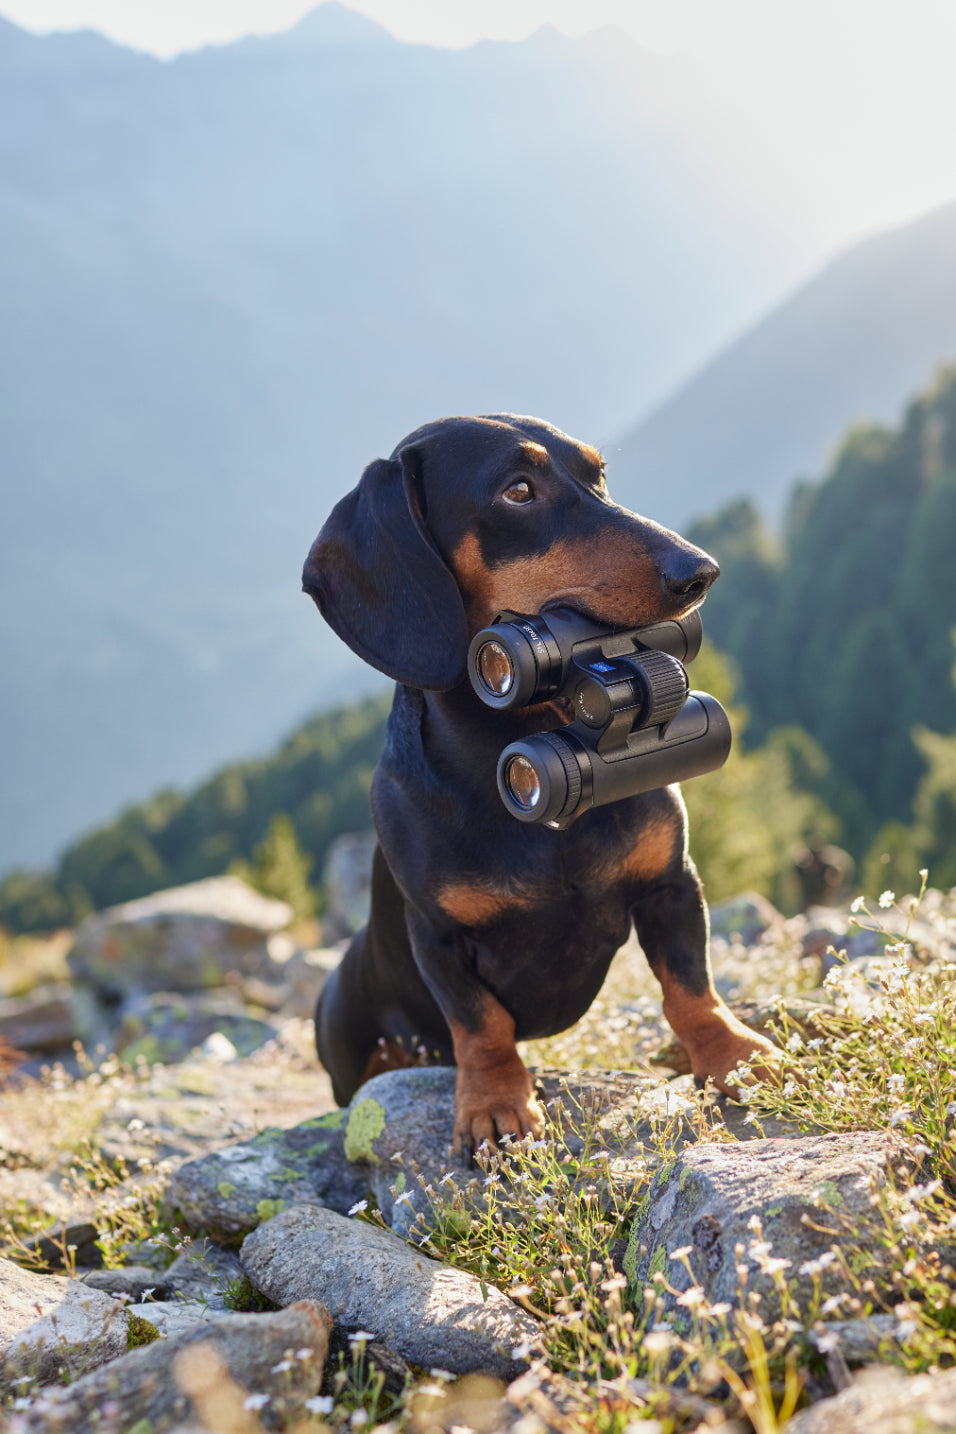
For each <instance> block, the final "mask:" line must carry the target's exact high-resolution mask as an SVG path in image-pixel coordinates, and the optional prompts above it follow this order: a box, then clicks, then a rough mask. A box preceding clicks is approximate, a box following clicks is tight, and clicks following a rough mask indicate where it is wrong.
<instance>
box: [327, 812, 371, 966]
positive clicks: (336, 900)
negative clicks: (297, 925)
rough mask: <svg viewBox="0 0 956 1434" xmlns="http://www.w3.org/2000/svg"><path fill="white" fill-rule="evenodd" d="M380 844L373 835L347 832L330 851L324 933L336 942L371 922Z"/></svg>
mask: <svg viewBox="0 0 956 1434" xmlns="http://www.w3.org/2000/svg"><path fill="white" fill-rule="evenodd" d="M376 840H377V838H376V836H375V833H374V832H372V831H369V832H346V833H345V834H344V835H343V836H340V837H336V839H335V841H334V842H333V843H332V845H331V846H330V847H329V851H328V855H327V856H326V858H325V866H324V868H323V871H322V887H323V889H324V890H325V891H326V892H327V894H328V906H327V907H326V910H325V911H324V912H323V914H322V930H323V933H324V934H325V935H326V936H331V937H332V939H333V940H338V939H339V938H341V937H343V936H351V935H353V934H354V933H355V932H356V931H359V930H360V929H361V928H362V927H363V926H364V925H365V923H366V921H367V920H368V909H369V901H370V899H371V891H372V856H373V853H374V851H375V843H376Z"/></svg>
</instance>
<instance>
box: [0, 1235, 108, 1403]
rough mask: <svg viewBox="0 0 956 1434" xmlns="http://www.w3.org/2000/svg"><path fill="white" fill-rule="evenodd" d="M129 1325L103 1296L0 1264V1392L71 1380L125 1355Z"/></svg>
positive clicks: (74, 1284)
mask: <svg viewBox="0 0 956 1434" xmlns="http://www.w3.org/2000/svg"><path fill="white" fill-rule="evenodd" d="M128 1324H129V1321H128V1319H127V1317H126V1314H125V1312H124V1310H123V1307H122V1305H120V1304H118V1303H117V1302H116V1301H115V1300H113V1299H111V1298H110V1296H109V1295H108V1294H104V1293H103V1292H102V1290H92V1289H88V1288H87V1286H86V1285H84V1284H82V1283H81V1282H80V1281H79V1280H68V1279H64V1278H63V1277H62V1276H59V1275H35V1274H33V1273H32V1272H31V1271H30V1270H23V1269H21V1268H20V1266H19V1265H15V1264H13V1263H12V1262H11V1261H10V1260H0V1390H2V1389H4V1388H8V1387H9V1386H10V1385H11V1384H12V1383H13V1381H14V1380H15V1379H19V1378H22V1377H24V1376H28V1375H29V1376H31V1377H32V1378H33V1379H35V1380H36V1381H37V1382H38V1383H39V1384H46V1383H49V1382H50V1381H51V1380H55V1379H59V1378H60V1377H61V1375H62V1372H63V1371H64V1370H65V1371H66V1372H67V1373H68V1374H69V1375H71V1376H72V1377H73V1378H76V1376H77V1375H80V1374H84V1373H85V1372H86V1371H87V1370H89V1369H93V1368H95V1366H96V1365H98V1364H105V1363H106V1362H107V1361H109V1360H112V1359H116V1358H117V1356H118V1355H121V1354H125V1353H126V1344H127V1329H128Z"/></svg>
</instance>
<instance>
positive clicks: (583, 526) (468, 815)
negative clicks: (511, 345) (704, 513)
mask: <svg viewBox="0 0 956 1434" xmlns="http://www.w3.org/2000/svg"><path fill="white" fill-rule="evenodd" d="M717 575H718V568H717V564H716V563H715V562H714V561H713V559H712V558H710V557H709V556H708V555H707V554H706V553H704V552H702V551H701V550H700V549H699V548H695V547H692V546H691V544H689V543H687V542H685V541H684V540H683V539H682V538H680V537H678V536H677V535H676V534H675V533H672V532H670V531H668V529H666V528H662V527H660V526H659V525H658V524H656V523H653V522H650V521H648V520H647V519H646V518H641V517H638V516H636V515H635V514H634V513H631V512H628V511H627V510H626V509H624V508H620V507H618V506H617V504H615V503H613V502H612V501H611V499H610V498H609V497H608V494H607V489H606V487H605V483H604V468H603V463H602V460H601V457H600V454H598V453H597V452H596V451H595V450H594V449H593V448H589V447H587V446H585V445H583V444H580V443H577V442H575V441H574V440H573V439H571V438H569V437H568V436H567V435H566V434H564V433H561V432H560V431H559V430H558V429H556V428H552V427H551V426H550V425H548V424H546V423H543V422H541V421H540V420H538V419H533V418H522V417H516V416H515V415H512V414H491V415H488V416H485V417H482V418H448V419H442V420H441V421H439V422H437V423H431V424H428V425H426V426H425V427H424V428H419V429H417V430H416V431H415V432H414V433H412V434H410V435H409V436H408V438H406V439H405V440H404V441H403V442H402V443H401V444H400V445H399V447H398V448H397V449H396V450H395V452H394V454H393V455H392V457H391V458H390V459H388V460H387V461H386V460H381V459H379V460H377V461H376V462H374V463H371V464H370V465H369V467H368V468H366V470H365V472H364V473H363V475H362V478H361V481H360V482H359V484H358V487H357V488H355V489H354V490H353V492H351V493H350V494H349V495H348V496H347V497H346V498H343V499H342V501H341V502H340V503H339V504H338V506H337V507H336V508H335V510H334V511H333V513H332V515H331V517H330V518H329V520H328V522H327V523H326V524H325V527H324V528H323V529H322V531H321V533H320V534H319V536H318V538H317V539H316V541H315V543H314V544H313V546H312V549H311V551H310V553H309V556H308V559H307V561H306V565H305V571H304V574H303V585H304V587H305V590H306V592H308V593H309V594H311V596H312V597H313V598H314V599H315V601H316V602H317V604H318V606H319V608H320V609H321V611H322V613H323V616H324V617H325V618H326V620H327V621H328V622H329V623H330V624H331V626H332V627H333V628H334V629H335V631H336V632H337V633H338V635H339V636H340V637H341V638H343V639H344V641H345V642H347V643H348V645H349V647H351V648H352V649H353V650H354V651H355V652H357V653H358V654H359V655H360V656H361V657H363V658H364V659H365V660H366V661H367V662H369V663H371V664H372V666H373V667H377V668H378V669H379V670H380V671H382V672H385V673H387V674H388V675H389V676H390V677H392V678H394V679H395V681H396V682H397V683H398V684H399V685H398V687H397V689H396V692H395V702H394V706H393V708H392V713H391V716H390V718H389V722H388V730H387V738H386V746H385V752H384V755H383V757H382V760H381V762H380V763H379V765H378V768H377V769H376V772H375V776H374V779H373V782H372V811H373V815H374V819H375V826H376V830H377V832H378V843H379V844H378V849H377V851H376V854H375V860H374V866H373V873H372V908H371V915H370V918H369V923H368V926H367V927H366V928H365V930H363V931H362V932H361V933H360V934H359V935H358V936H357V937H356V938H355V940H354V941H353V942H352V944H351V946H350V947H349V949H348V951H347V952H346V954H345V957H344V959H343V961H342V964H341V966H340V967H339V969H338V971H337V972H336V973H335V975H334V976H333V977H332V978H331V979H330V980H329V982H328V984H327V985H326V987H325V989H324V991H323V992H322V996H321V998H320V1000H319V1004H318V1008H317V1010H316V1042H317V1045H318V1051H319V1056H320V1059H321V1060H322V1062H323V1064H324V1065H325V1067H326V1069H327V1070H328V1071H329V1073H330V1075H331V1077H332V1083H333V1090H334V1093H335V1098H336V1100H337V1101H339V1102H340V1103H342V1104H344V1103H345V1102H346V1101H348V1100H349V1099H350V1098H351V1096H352V1095H353V1093H354V1092H355V1090H356V1089H357V1088H358V1086H359V1085H360V1084H361V1082H362V1081H363V1079H365V1078H367V1077H368V1076H369V1075H370V1074H374V1073H375V1072H376V1071H378V1070H382V1069H386V1068H387V1067H388V1066H389V1065H390V1064H398V1063H407V1062H409V1060H410V1056H409V1053H410V1052H411V1051H412V1050H413V1049H414V1047H416V1046H417V1045H419V1044H421V1045H423V1046H424V1047H425V1048H426V1049H427V1051H428V1052H429V1054H430V1055H434V1056H435V1057H436V1058H437V1059H439V1060H442V1061H444V1062H453V1063H454V1064H456V1065H457V1067H458V1077H457V1091H456V1107H455V1145H456V1148H457V1149H458V1150H460V1151H465V1152H466V1153H467V1152H468V1151H469V1149H471V1148H473V1147H474V1146H477V1145H478V1144H479V1143H480V1142H481V1141H483V1140H491V1141H494V1140H495V1139H496V1138H497V1137H500V1136H503V1135H506V1134H514V1135H524V1134H527V1133H528V1132H533V1133H534V1134H536V1135H537V1134H539V1133H540V1131H541V1129H542V1111H541V1109H540V1106H539V1105H538V1103H537V1101H536V1099H535V1095H534V1086H533V1082H532V1079H531V1076H530V1075H529V1073H528V1071H527V1070H526V1069H525V1067H524V1065H523V1064H522V1062H521V1060H520V1058H519V1056H518V1053H517V1050H516V1049H515V1041H516V1040H528V1039H531V1038H533V1037H538V1036H548V1035H553V1034H555V1033H557V1032H558V1031H563V1030H566V1029H567V1028H568V1027H569V1026H571V1025H573V1023H574V1022H575V1021H577V1020H578V1019H579V1018H580V1017H581V1016H582V1015H583V1014H584V1012H585V1011H586V1010H587V1009H588V1007H589V1006H590V1004H591V1002H592V1001H593V1000H594V998H595V996H596V995H597V993H598V991H599V990H600V988H601V984H602V982H603V981H604V978H605V975H606V974H607V970H608V966H609V964H610V962H611V958H612V957H613V956H614V953H615V952H616V951H617V950H618V948H619V947H620V946H621V945H623V943H624V941H625V940H626V939H627V936H628V934H629V932H630V928H631V923H632V921H633V923H634V925H635V927H636V929H637V934H638V937H639V939H640V942H641V946H642V947H643V950H644V952H645V954H646V956H647V959H648V961H649V962H650V964H651V967H652V969H653V971H654V974H655V975H656V976H657V979H658V980H659V981H660V983H661V987H662V989H663V996H664V1014H665V1016H666V1017H667V1019H668V1021H669V1022H670V1024H671V1026H672V1027H673V1028H674V1030H675V1032H676V1033H677V1035H678V1036H679V1037H680V1038H681V1040H682V1041H683V1042H684V1045H685V1046H686V1047H687V1050H688V1052H689V1053H690V1057H691V1062H692V1066H693V1070H694V1073H695V1075H697V1076H698V1077H701V1078H703V1077H707V1076H710V1077H712V1078H713V1079H714V1081H715V1082H716V1083H717V1085H718V1086H719V1087H720V1088H721V1089H723V1090H729V1091H731V1093H733V1088H732V1085H731V1084H730V1083H729V1082H728V1075H729V1073H730V1072H731V1071H732V1070H733V1069H734V1067H735V1066H736V1065H737V1063H738V1062H739V1061H742V1060H747V1059H749V1058H750V1057H751V1054H752V1053H754V1052H758V1053H759V1054H758V1056H757V1059H758V1061H759V1060H765V1061H770V1060H772V1057H771V1052H772V1050H773V1048H772V1047H771V1046H770V1044H769V1043H768V1042H767V1041H765V1040H763V1039H762V1038H761V1037H759V1036H756V1035H754V1033H753V1032H752V1031H750V1030H748V1029H747V1028H746V1027H745V1026H742V1025H741V1024H740V1023H739V1022H738V1021H737V1020H735V1018H734V1017H733V1015H732V1014H731V1013H730V1011H728V1010H727V1008H726V1006H725V1005H724V1004H723V1002H722V1001H721V1000H720V998H719V997H718V996H717V994H716V992H715V990H714V986H713V982H712V979H711V974H710V966H709V961H708V955H707V938H708V928H707V908H706V905H705V903H704V897H703V893H702V891H701V886H700V882H699V880H698V877H697V873H696V871H695V869H694V865H693V862H692V861H691V859H690V857H689V855H688V852H687V841H686V829H685V828H686V823H685V812H684V807H683V804H682V802H681V798H680V794H679V791H678V789H677V788H674V787H669V788H664V789H661V790H658V791H654V792H649V793H647V794H645V795H642V796H637V797H631V798H629V799H627V800H624V801H619V802H615V803H613V804H611V805H609V806H605V807H601V808H596V809H592V810H590V811H587V812H585V813H584V814H583V815H582V816H581V817H580V818H579V819H578V820H577V821H575V822H574V823H573V824H572V825H571V826H570V827H569V828H568V829H567V830H565V831H560V832H559V831H553V830H551V829H549V828H547V827H543V826H538V825H533V824H526V823H521V822H518V821H515V819H514V818H513V817H512V816H510V815H509V813H508V812H507V811H506V810H505V808H504V806H503V805H502V802H501V799H500V797H499V795H498V789H497V786H496V782H495V771H496V766H497V761H498V756H499V754H500V752H501V750H502V748H503V747H504V746H505V745H506V744H507V743H509V742H511V741H513V740H515V739H516V738H518V737H521V736H525V735H527V734H529V733H531V732H537V731H542V730H545V729H548V728H552V729H553V728H555V727H559V726H560V725H561V724H562V723H563V722H564V721H565V720H566V713H565V712H563V711H562V710H560V708H559V707H558V706H557V705H556V704H548V703H545V704H542V705H540V706H536V707H532V708H525V709H523V710H520V711H507V712H498V711H492V710H490V709H489V708H488V707H486V706H484V704H483V703H481V702H480V701H479V699H478V698H477V697H476V696H475V694H474V693H473V691H472V689H471V686H470V684H469V682H468V679H467V676H466V672H465V659H466V654H467V651H468V644H469V640H470V639H471V637H472V636H473V635H474V634H475V633H476V632H477V631H479V630H480V629H481V628H482V627H485V626H486V625H487V624H488V623H490V622H492V621H493V620H494V618H495V617H496V616H497V614H498V613H499V612H501V611H502V610H505V609H507V610H510V611H512V612H521V613H527V614H534V613H539V612H542V611H544V612H546V611H547V610H548V608H550V607H558V606H563V607H572V608H576V609H578V610H579V611H581V612H582V613H585V614H587V615H588V616H589V617H592V618H595V619H597V620H599V621H601V622H605V623H608V624H610V625H614V626H618V625H619V626H621V627H635V626H639V625H643V624H647V623H654V622H659V621H661V620H663V619H665V618H676V617H680V616H682V615H684V614H686V613H688V612H690V611H691V610H692V609H693V608H694V607H696V606H697V605H698V604H699V603H700V602H701V601H702V600H703V598H704V596H705V594H706V592H707V589H708V588H709V587H710V585H711V583H712V582H713V581H714V579H715V578H716V577H717Z"/></svg>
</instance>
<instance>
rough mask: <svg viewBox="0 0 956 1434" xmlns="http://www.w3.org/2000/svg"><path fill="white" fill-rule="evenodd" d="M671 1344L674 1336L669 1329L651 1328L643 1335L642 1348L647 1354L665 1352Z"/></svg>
mask: <svg viewBox="0 0 956 1434" xmlns="http://www.w3.org/2000/svg"><path fill="white" fill-rule="evenodd" d="M673 1344H674V1336H673V1335H672V1334H671V1332H670V1330H663V1329H660V1330H651V1332H650V1334H646V1335H645V1336H644V1348H645V1349H646V1350H647V1352H648V1354H667V1352H668V1350H670V1349H671V1348H672V1347H673Z"/></svg>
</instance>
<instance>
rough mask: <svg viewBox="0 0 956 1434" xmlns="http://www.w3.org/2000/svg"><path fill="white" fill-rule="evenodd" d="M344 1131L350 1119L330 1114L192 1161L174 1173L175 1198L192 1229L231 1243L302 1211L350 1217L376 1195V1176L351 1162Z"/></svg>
mask: <svg viewBox="0 0 956 1434" xmlns="http://www.w3.org/2000/svg"><path fill="white" fill-rule="evenodd" d="M344 1125H345V1114H344V1112H343V1111H338V1110H336V1111H330V1112H329V1113H328V1114H326V1115H317V1116H314V1117H313V1118H312V1119H311V1120H307V1121H305V1122H304V1123H303V1124H302V1125H297V1126H295V1127H293V1129H291V1130H263V1131H262V1132H261V1133H260V1134H259V1135H257V1136H256V1137H255V1139H253V1140H250V1141H245V1142H243V1143H242V1144H240V1145H227V1146H225V1147H224V1148H223V1149H222V1150H217V1151H215V1152H213V1154H211V1155H204V1156H201V1157H200V1158H199V1159H198V1160H190V1161H188V1162H187V1163H186V1164H185V1165H181V1166H180V1167H179V1169H178V1170H176V1171H175V1172H174V1174H173V1176H172V1179H171V1181H170V1184H169V1189H168V1192H167V1199H168V1200H169V1202H170V1204H171V1205H172V1206H173V1207H174V1208H175V1209H176V1210H177V1211H178V1212H179V1213H180V1215H181V1216H182V1220H183V1223H184V1224H185V1225H186V1227H187V1228H188V1229H190V1230H203V1231H207V1232H208V1233H209V1234H210V1235H211V1236H212V1238H213V1239H214V1240H218V1241H221V1242H222V1243H223V1244H236V1243H238V1241H239V1240H240V1239H241V1238H242V1236H243V1235H247V1234H248V1233H249V1231H250V1230H254V1229H255V1228H256V1226H257V1225H259V1224H261V1223H262V1221H263V1220H269V1219H271V1218H272V1216H273V1215H277V1214H278V1213H279V1212H280V1211H281V1210H285V1209H287V1208H288V1207H290V1206H292V1205H295V1204H302V1203H305V1204H309V1205H315V1204H321V1205H328V1206H329V1207H330V1208H331V1209H333V1210H337V1211H339V1213H340V1214H346V1213H347V1212H348V1210H350V1209H351V1207H352V1205H354V1204H355V1202H356V1200H360V1199H362V1198H363V1197H364V1196H365V1195H366V1194H367V1193H368V1177H367V1175H366V1174H365V1173H364V1172H362V1171H361V1170H356V1169H355V1168H354V1167H353V1166H352V1165H351V1164H350V1162H349V1161H348V1160H347V1159H346V1157H345V1153H344Z"/></svg>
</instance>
